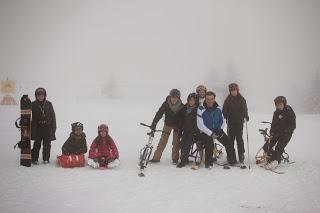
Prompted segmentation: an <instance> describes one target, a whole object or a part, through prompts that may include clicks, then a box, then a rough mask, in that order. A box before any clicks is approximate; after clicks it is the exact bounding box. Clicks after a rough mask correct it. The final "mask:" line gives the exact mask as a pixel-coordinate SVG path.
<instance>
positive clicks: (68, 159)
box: [57, 155, 86, 168]
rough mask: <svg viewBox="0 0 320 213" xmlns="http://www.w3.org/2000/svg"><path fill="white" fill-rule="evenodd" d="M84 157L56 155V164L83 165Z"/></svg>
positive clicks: (71, 166)
mask: <svg viewBox="0 0 320 213" xmlns="http://www.w3.org/2000/svg"><path fill="white" fill-rule="evenodd" d="M85 164H86V159H85V156H84V155H60V156H59V155H58V156H57V166H61V167H62V168H73V167H84V166H85Z"/></svg>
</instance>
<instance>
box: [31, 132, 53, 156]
mask: <svg viewBox="0 0 320 213" xmlns="http://www.w3.org/2000/svg"><path fill="white" fill-rule="evenodd" d="M41 142H43V149H42V159H43V160H44V161H49V159H50V150H51V141H50V129H49V127H40V128H38V129H37V136H36V140H35V141H34V143H33V148H32V150H31V154H32V161H38V159H39V152H40V149H41Z"/></svg>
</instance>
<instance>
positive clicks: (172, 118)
mask: <svg viewBox="0 0 320 213" xmlns="http://www.w3.org/2000/svg"><path fill="white" fill-rule="evenodd" d="M180 95H181V93H180V91H179V90H178V89H172V90H171V91H170V94H169V96H167V98H166V100H165V101H164V102H163V104H162V105H161V107H160V108H159V110H158V111H157V113H156V115H155V117H154V119H153V121H152V124H151V130H155V129H156V126H157V123H158V122H159V120H160V119H161V118H162V116H163V114H164V115H165V118H164V126H163V133H162V134H161V138H160V141H159V144H158V146H157V149H156V151H155V152H154V155H153V158H152V159H151V160H150V161H149V162H152V163H157V162H160V159H161V156H162V153H163V150H164V149H165V147H166V145H167V143H168V139H169V136H170V133H171V131H172V130H173V139H172V162H173V164H177V163H178V160H179V149H180V145H179V143H180V141H179V137H178V133H179V130H178V126H179V122H180V111H181V109H182V108H183V104H182V102H181V99H180ZM168 133H169V134H168Z"/></svg>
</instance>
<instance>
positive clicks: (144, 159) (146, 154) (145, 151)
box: [138, 123, 170, 177]
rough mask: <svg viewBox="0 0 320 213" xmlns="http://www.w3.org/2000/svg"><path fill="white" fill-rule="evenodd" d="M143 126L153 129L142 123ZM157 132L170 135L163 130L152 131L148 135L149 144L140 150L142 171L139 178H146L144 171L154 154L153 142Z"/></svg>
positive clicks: (140, 167)
mask: <svg viewBox="0 0 320 213" xmlns="http://www.w3.org/2000/svg"><path fill="white" fill-rule="evenodd" d="M140 125H141V126H145V127H149V128H150V129H151V126H149V125H147V124H144V123H140ZM156 132H161V133H165V134H170V133H168V132H164V131H162V130H152V129H151V131H150V132H148V133H147V135H148V136H149V138H148V142H147V143H146V145H145V146H144V147H143V148H142V149H141V150H140V157H139V165H138V166H139V169H140V173H139V174H138V176H139V177H144V176H145V174H144V169H145V168H146V167H147V165H148V162H149V159H150V156H151V153H152V149H153V145H152V141H153V138H154V134H155V133H156Z"/></svg>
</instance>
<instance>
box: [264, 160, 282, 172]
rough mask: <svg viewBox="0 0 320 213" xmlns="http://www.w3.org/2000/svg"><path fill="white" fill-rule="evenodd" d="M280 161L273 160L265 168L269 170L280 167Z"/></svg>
mask: <svg viewBox="0 0 320 213" xmlns="http://www.w3.org/2000/svg"><path fill="white" fill-rule="evenodd" d="M278 165H279V163H278V161H277V160H274V161H271V162H270V163H268V164H267V165H266V166H265V168H266V169H268V170H274V169H276V168H277V167H278Z"/></svg>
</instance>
